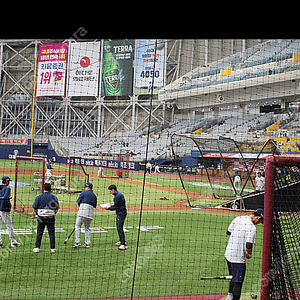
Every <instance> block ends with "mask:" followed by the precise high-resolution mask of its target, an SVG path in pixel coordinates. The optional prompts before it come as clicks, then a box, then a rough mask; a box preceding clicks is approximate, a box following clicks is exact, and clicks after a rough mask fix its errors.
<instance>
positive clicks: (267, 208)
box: [261, 155, 300, 300]
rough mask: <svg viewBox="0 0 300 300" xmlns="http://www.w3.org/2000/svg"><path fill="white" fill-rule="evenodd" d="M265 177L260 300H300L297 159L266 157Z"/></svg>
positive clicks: (299, 176) (299, 160)
mask: <svg viewBox="0 0 300 300" xmlns="http://www.w3.org/2000/svg"><path fill="white" fill-rule="evenodd" d="M289 170H290V171H289ZM265 175H266V176H265V179H266V181H265V199H264V233H263V256H262V278H261V300H270V299H276V300H279V299H300V289H299V284H300V280H299V278H300V265H299V257H300V255H299V241H300V233H299V232H297V231H298V229H299V226H300V188H299V186H300V180H299V179H300V157H296V156H284V155H283V156H281V155H273V156H271V157H269V158H268V159H267V160H266V167H265ZM291 175H292V176H295V177H296V178H297V179H296V180H290V178H291ZM288 181H290V183H287V182H288ZM278 183H279V184H278ZM282 183H283V184H282ZM280 184H282V186H281V187H280ZM284 190H286V191H284ZM287 191H288V193H287ZM280 197H281V198H280ZM278 199H279V200H278ZM280 201H281V202H280ZM277 203H281V204H282V206H280V205H278V204H277ZM292 203H294V204H292ZM292 205H293V206H292ZM287 220H290V221H289V222H290V223H289V224H290V225H285V224H284V223H285V222H287ZM278 224H279V225H278ZM276 251H277V252H276ZM275 252H276V253H277V254H276V255H277V256H276V255H275V254H274V253H275ZM276 280H277V282H276Z"/></svg>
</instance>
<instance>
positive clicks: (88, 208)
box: [73, 182, 97, 248]
mask: <svg viewBox="0 0 300 300" xmlns="http://www.w3.org/2000/svg"><path fill="white" fill-rule="evenodd" d="M77 203H78V205H79V210H78V212H77V219H76V224H75V244H74V245H73V248H76V247H79V246H81V243H80V233H81V225H82V224H83V223H84V229H85V242H84V244H83V245H82V246H83V247H85V248H90V245H91V230H90V225H91V223H92V221H93V219H94V208H96V206H97V196H96V195H95V194H94V192H93V184H92V183H91V182H87V183H86V184H85V186H84V191H83V192H81V194H80V195H79V197H78V199H77Z"/></svg>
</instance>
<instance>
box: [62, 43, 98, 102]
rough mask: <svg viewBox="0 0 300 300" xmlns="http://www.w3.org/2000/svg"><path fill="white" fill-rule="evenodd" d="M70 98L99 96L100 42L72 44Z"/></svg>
mask: <svg viewBox="0 0 300 300" xmlns="http://www.w3.org/2000/svg"><path fill="white" fill-rule="evenodd" d="M69 53H70V55H69V72H68V73H69V84H68V96H69V97H72V96H95V97H97V96H98V85H99V65H100V42H86V43H72V44H71V45H70V52H69Z"/></svg>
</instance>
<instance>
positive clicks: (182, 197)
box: [0, 27, 300, 300]
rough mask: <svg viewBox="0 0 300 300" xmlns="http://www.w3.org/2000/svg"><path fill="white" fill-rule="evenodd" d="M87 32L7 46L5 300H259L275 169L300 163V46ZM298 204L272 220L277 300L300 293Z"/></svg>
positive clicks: (281, 188) (286, 187)
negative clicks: (265, 213)
mask: <svg viewBox="0 0 300 300" xmlns="http://www.w3.org/2000/svg"><path fill="white" fill-rule="evenodd" d="M86 33H87V31H86V30H85V29H84V28H82V27H80V28H78V30H77V31H76V32H75V33H74V34H73V35H71V34H70V36H71V38H69V39H65V40H64V39H39V40H33V39H26V40H12V39H9V40H3V39H1V40H0V83H1V88H0V180H2V178H4V179H3V180H2V184H1V182H0V217H1V220H0V222H1V226H2V227H1V240H0V242H1V243H0V278H1V289H0V299H120V298H122V299H124V298H125V299H133V298H134V299H135V298H139V299H140V300H149V299H151V300H174V299H175V300H195V299H197V300H213V299H215V300H220V299H222V300H224V299H226V297H228V299H229V300H232V298H233V297H234V298H235V299H237V298H238V297H240V299H241V300H246V299H249V298H250V297H252V298H254V299H255V297H256V296H257V295H258V296H257V298H258V299H259V294H260V289H261V286H262V284H261V277H262V275H261V273H262V269H263V267H264V263H263V258H262V247H263V245H264V244H265V241H264V240H263V230H264V229H266V226H265V228H264V227H263V226H264V225H262V224H261V223H260V222H261V221H262V220H261V218H262V213H261V210H260V213H259V212H257V209H259V208H260V209H266V208H267V207H265V206H264V200H265V198H266V197H265V196H266V195H265V187H266V186H267V184H268V183H269V182H271V181H270V178H268V177H267V176H266V174H265V171H266V160H267V159H269V158H274V157H276V156H282V155H283V154H288V155H290V156H292V157H294V156H296V157H297V156H298V155H299V153H300V150H299V149H300V145H299V142H300V138H299V127H300V122H299V110H300V106H299V104H300V102H299V97H300V90H299V84H300V79H299V78H300V40H299V39H276V40H275V39H265V40H264V39H230V40H224V39H223V40H222V39H119V40H118V39H84V35H85V34H86ZM277 154H279V155H277ZM20 156H21V157H24V156H25V157H26V158H23V159H22V158H21V157H20ZM43 168H44V169H43ZM280 170H281V173H280V175H278V178H277V179H278V180H277V179H276V189H275V190H274V189H273V190H272V191H271V194H272V195H273V194H274V193H275V194H276V195H277V194H278V195H282V197H281V198H282V199H284V201H279V202H280V203H279V204H280V205H292V204H293V203H294V202H293V200H291V201H288V202H286V200H285V199H286V197H285V195H287V194H288V193H290V196H291V198H295V199H297V197H298V195H297V187H298V185H297V180H298V179H297V176H298V169H296V168H290V167H287V168H286V169H284V168H282V169H280ZM278 174H279V173H278ZM6 176H7V177H9V179H7V178H6ZM8 182H9V185H8ZM272 182H273V181H272ZM49 185H51V191H49ZM83 191H84V192H87V193H84V194H81V193H82V192H83ZM91 191H92V192H91ZM116 191H118V192H119V193H117V192H116ZM49 193H50V194H49ZM268 193H269V194H270V191H269V192H268ZM87 194H88V195H87ZM122 195H123V196H124V197H123V196H122ZM294 196H295V197H294ZM95 197H97V203H96V201H95ZM276 197H277V196H276ZM41 198H42V199H41ZM124 198H125V203H124ZM42 200H43V201H42ZM295 201H296V202H295V203H294V206H292V207H294V208H291V209H289V208H287V207H284V208H277V210H275V212H274V214H275V216H276V218H274V224H275V225H274V235H275V236H274V243H275V244H274V257H275V254H276V253H278V255H279V257H280V258H278V259H277V258H275V259H274V266H272V268H273V269H274V270H275V269H276V268H277V269H276V271H275V272H274V273H271V275H272V274H273V275H272V276H273V277H274V278H275V277H276V278H277V277H280V278H281V279H280V280H279V281H278V282H276V283H274V284H273V285H274V289H275V291H274V293H273V294H274V295H273V297H277V296H278V297H279V295H282V297H292V296H291V295H292V293H293V292H292V291H294V293H296V291H297V290H299V286H298V285H297V280H298V281H299V278H297V270H298V269H297V262H296V261H297V260H299V255H298V253H299V252H298V250H297V247H296V246H295V245H298V244H299V240H298V236H297V232H298V231H299V220H298V212H297V210H298V208H297V200H295ZM57 203H58V204H57ZM10 205H11V207H10ZM58 206H59V207H58ZM116 206H117V207H116ZM125 207H126V208H125ZM110 210H112V211H110ZM114 210H115V211H114ZM277 211H278V212H277ZM255 213H257V214H258V215H255ZM272 216H273V212H272ZM290 221H291V222H290ZM288 222H290V223H288ZM255 223H256V224H255ZM236 224H240V225H241V226H242V227H243V230H240V228H239V226H235V225H236ZM269 225H270V224H269ZM254 226H255V227H254ZM269 227H270V228H272V226H271V225H270V226H269ZM254 228H256V229H254ZM248 231H250V233H249V232H248ZM42 233H43V234H42ZM246 233H247V234H246ZM248 233H249V235H248ZM254 233H256V234H254ZM275 233H276V234H275ZM54 237H55V239H54ZM246 237H247V241H246V240H245V241H244V240H243V239H244V238H246ZM235 239H237V240H239V239H242V240H243V241H242V242H240V243H236V242H235ZM276 239H279V240H278V242H277V243H276ZM292 241H293V243H292ZM237 244H238V245H237ZM246 247H248V248H246ZM270 247H271V246H270ZM237 248H238V249H239V251H241V252H242V258H241V257H238V258H236V257H234V258H232V257H231V260H228V262H229V263H230V265H229V268H228V263H227V261H226V259H225V257H224V255H225V252H228V251H229V252H230V250H236V249H237ZM251 249H252V254H251ZM275 252H276V253H275ZM227 254H228V253H227ZM237 256H238V255H237ZM226 258H228V255H227V256H226ZM235 263H238V264H239V268H240V269H239V270H238V272H236V276H235V278H231V277H230V276H233V275H232V274H230V273H232V272H233V271H232V264H235ZM245 266H247V271H246V273H245V274H246V275H245V274H244V271H245ZM271 270H272V269H271ZM239 272H240V273H242V274H240V273H239ZM270 272H271V271H270ZM244 275H245V276H244ZM243 276H244V278H243ZM231 279H232V280H231ZM274 282H275V281H274ZM236 283H237V284H236ZM241 283H243V284H241ZM233 294H234V295H233ZM239 294H241V295H239ZM251 295H252V296H251ZM284 295H285V296H284ZM141 298H142V299H141ZM235 299H234V300H235ZM264 300H266V299H264Z"/></svg>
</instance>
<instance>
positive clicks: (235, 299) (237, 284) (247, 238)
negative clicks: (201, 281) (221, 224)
mask: <svg viewBox="0 0 300 300" xmlns="http://www.w3.org/2000/svg"><path fill="white" fill-rule="evenodd" d="M263 217H264V210H263V209H261V208H259V209H257V210H256V211H255V212H253V213H252V214H251V215H249V216H239V217H236V218H234V219H233V220H232V222H231V223H230V225H229V227H228V229H227V235H229V236H230V237H229V241H228V245H227V247H226V251H225V258H226V261H227V265H228V271H229V275H231V276H232V279H231V280H230V283H229V292H228V296H227V299H228V300H239V299H240V297H241V292H242V286H243V282H244V278H245V274H246V259H250V258H251V257H252V247H253V244H255V242H256V227H255V225H257V224H259V223H263Z"/></svg>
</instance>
